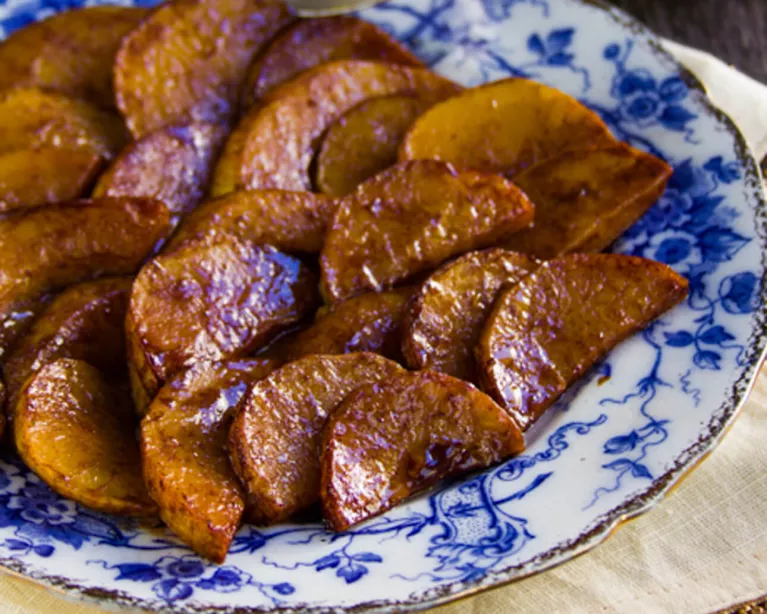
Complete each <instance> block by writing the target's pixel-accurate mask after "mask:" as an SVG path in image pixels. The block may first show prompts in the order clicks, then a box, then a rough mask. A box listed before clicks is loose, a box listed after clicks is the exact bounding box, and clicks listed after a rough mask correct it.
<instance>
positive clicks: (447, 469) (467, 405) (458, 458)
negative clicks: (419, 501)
mask: <svg viewBox="0 0 767 614" xmlns="http://www.w3.org/2000/svg"><path fill="white" fill-rule="evenodd" d="M524 447H525V445H524V440H523V439H522V433H521V431H520V430H519V427H518V426H517V424H516V423H515V422H514V420H512V419H511V418H510V417H509V416H508V414H506V412H504V411H503V410H502V409H501V408H500V407H498V405H496V404H495V403H494V402H493V400H492V399H491V398H490V397H488V396H487V395H485V394H484V393H482V392H480V391H479V390H477V389H476V388H474V386H472V385H470V384H467V383H466V382H464V381H461V380H459V379H455V378H453V377H450V376H449V375H444V374H442V373H436V372H434V371H419V372H417V373H404V372H403V373H399V374H397V375H394V376H393V377H390V378H388V379H384V380H381V381H379V382H376V383H373V384H368V385H366V386H362V387H360V388H358V389H357V390H356V391H355V392H353V393H351V394H350V395H349V396H348V397H347V398H346V400H344V402H343V403H342V404H341V405H340V406H339V407H338V409H336V411H335V412H333V414H332V415H331V416H330V419H329V420H328V424H327V426H326V427H325V434H324V437H323V450H322V477H321V480H322V481H321V487H320V488H321V495H322V509H323V512H324V514H325V519H326V520H327V521H328V523H329V524H330V526H331V527H332V528H333V529H335V530H336V531H345V530H346V529H348V528H349V527H351V526H352V525H355V524H357V523H359V522H362V521H363V520H367V519H368V518H372V517H373V516H376V515H378V514H381V513H383V512H385V511H386V510H388V509H390V508H392V507H394V506H395V505H397V504H398V503H401V502H402V501H404V500H406V499H407V498H409V497H410V496H411V495H413V494H415V493H417V492H419V491H421V490H424V489H426V488H428V487H429V486H431V485H433V484H436V483H437V482H438V481H440V480H442V479H443V478H446V477H449V476H454V475H457V474H459V473H462V472H464V471H471V470H472V469H481V468H484V467H488V466H489V465H493V464H495V463H497V462H499V461H501V460H503V459H505V458H508V457H509V456H513V455H515V454H519V453H520V452H522V451H523V450H524Z"/></svg>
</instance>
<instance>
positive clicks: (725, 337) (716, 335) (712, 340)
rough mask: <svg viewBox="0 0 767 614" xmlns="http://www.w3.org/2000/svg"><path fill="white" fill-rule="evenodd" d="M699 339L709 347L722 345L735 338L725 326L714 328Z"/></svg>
mask: <svg viewBox="0 0 767 614" xmlns="http://www.w3.org/2000/svg"><path fill="white" fill-rule="evenodd" d="M698 339H700V340H701V341H702V342H703V343H707V344H709V345H721V344H722V343H725V342H727V341H732V340H733V339H735V337H734V336H733V335H731V334H730V333H728V332H727V331H726V330H725V328H724V326H712V327H711V328H709V329H708V330H707V331H705V332H704V333H703V334H702V335H699V336H698Z"/></svg>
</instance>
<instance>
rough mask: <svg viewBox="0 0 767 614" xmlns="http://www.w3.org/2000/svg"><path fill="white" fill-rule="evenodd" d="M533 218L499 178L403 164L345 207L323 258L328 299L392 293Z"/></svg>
mask: <svg viewBox="0 0 767 614" xmlns="http://www.w3.org/2000/svg"><path fill="white" fill-rule="evenodd" d="M532 219H533V205H532V204H531V203H530V201H529V200H528V199H527V197H526V196H525V195H524V194H523V193H522V192H521V191H520V190H519V189H518V188H517V187H516V186H515V185H514V184H512V183H511V182H510V181H507V180H505V179H503V178H502V177H500V176H498V175H486V174H483V173H477V172H474V171H466V172H457V171H456V170H455V169H454V168H453V167H452V166H450V165H449V164H446V163H444V162H438V161H436V160H414V161H411V162H405V163H401V164H398V165H397V166H394V167H392V168H391V169H389V170H388V171H384V172H383V173H380V174H379V175H376V176H375V177H374V178H373V179H370V180H369V181H366V182H365V183H363V184H362V185H361V186H360V187H359V188H358V189H357V190H356V191H355V192H354V193H353V194H350V195H349V196H347V197H346V198H344V199H343V200H342V201H341V202H340V204H339V206H338V210H337V211H336V214H335V217H334V218H333V222H332V224H331V225H330V228H329V229H328V232H327V235H326V236H325V245H324V247H323V248H322V254H321V257H320V264H321V267H322V282H321V283H322V292H323V295H324V296H325V299H326V300H327V301H328V302H330V303H335V302H338V301H340V300H343V299H345V298H348V297H350V296H353V295H355V294H359V293H361V292H364V291H368V290H373V291H380V290H382V289H385V288H390V287H392V286H393V285H395V284H396V283H398V282H402V281H404V280H406V279H408V278H410V277H412V276H413V275H415V274H417V273H421V272H423V271H429V270H432V269H434V268H436V267H438V266H439V265H440V264H442V263H443V262H444V261H445V260H447V259H449V258H451V257H453V256H456V255H458V254H461V253H463V252H467V251H469V250H472V249H478V248H483V247H489V246H490V245H493V244H495V243H497V242H499V241H502V240H504V239H506V238H508V236H509V235H511V234H513V233H514V232H516V231H518V230H520V229H522V228H526V227H527V226H528V225H529V224H530V223H531V222H532Z"/></svg>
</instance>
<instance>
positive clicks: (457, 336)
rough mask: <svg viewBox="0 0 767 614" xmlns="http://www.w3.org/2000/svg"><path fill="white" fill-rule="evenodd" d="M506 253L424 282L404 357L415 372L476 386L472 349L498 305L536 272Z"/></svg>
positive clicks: (533, 264) (410, 317)
mask: <svg viewBox="0 0 767 614" xmlns="http://www.w3.org/2000/svg"><path fill="white" fill-rule="evenodd" d="M538 264H539V263H538V261H537V260H535V259H533V258H530V257H529V256H526V255H524V254H518V253H516V252H510V251H507V250H504V249H488V250H485V251H481V252H469V253H468V254H465V255H464V256H461V257H460V258H458V259H456V260H454V261H453V262H449V263H448V264H445V265H444V266H442V267H440V268H439V269H437V270H436V271H434V273H432V274H431V275H430V276H429V278H428V279H427V280H426V281H425V282H423V283H422V284H421V286H420V288H419V290H418V292H417V293H416V294H415V296H414V297H413V300H412V301H411V302H410V305H409V308H408V310H407V313H406V315H405V318H404V324H403V334H402V351H403V353H404V355H405V359H406V360H407V365H408V366H409V367H410V368H411V369H431V370H433V371H439V372H440V373H447V374H448V375H452V376H453V377H458V378H460V379H463V380H466V381H467V382H476V381H477V376H478V373H477V368H476V364H475V362H474V348H475V347H476V346H477V343H479V337H480V335H481V334H482V329H483V328H484V326H485V321H486V320H487V318H488V316H489V315H490V312H491V310H492V309H493V305H494V304H495V299H496V298H497V297H498V295H499V294H500V293H501V290H503V289H504V288H506V287H509V286H513V285H514V284H516V283H517V282H519V280H520V279H522V278H523V277H525V276H527V275H529V274H530V272H531V271H533V270H535V269H536V268H537V267H538Z"/></svg>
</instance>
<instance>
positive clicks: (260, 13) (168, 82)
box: [114, 0, 291, 138]
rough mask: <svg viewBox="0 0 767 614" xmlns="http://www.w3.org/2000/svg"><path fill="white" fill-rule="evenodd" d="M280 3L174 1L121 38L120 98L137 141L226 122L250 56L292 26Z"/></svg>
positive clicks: (275, 0) (117, 85)
mask: <svg viewBox="0 0 767 614" xmlns="http://www.w3.org/2000/svg"><path fill="white" fill-rule="evenodd" d="M290 19H291V16H290V13H289V12H288V10H287V8H286V6H285V5H284V4H283V3H282V2H280V1H278V0H169V1H168V2H165V3H164V4H163V5H162V6H160V8H158V9H157V10H156V11H154V12H153V13H152V15H151V16H150V17H149V18H148V19H146V20H145V21H144V22H143V23H142V24H141V25H140V26H139V27H138V28H136V29H135V30H134V31H133V32H131V33H130V34H129V35H128V36H126V37H125V39H124V40H123V43H122V46H121V47H120V51H119V52H118V54H117V59H116V62H115V74H114V82H115V93H116V96H117V106H118V107H119V108H120V111H122V114H123V116H124V117H125V120H126V122H127V124H128V128H130V131H131V132H132V133H133V136H134V137H135V138H139V137H142V136H144V135H145V134H147V133H149V132H152V131H153V130H156V129H157V128H160V127H162V126H169V125H180V124H187V123H189V122H193V121H194V122H198V121H199V122H208V123H211V124H225V123H227V122H229V121H230V120H231V119H232V116H233V115H234V112H235V111H236V104H237V97H238V95H239V91H240V87H241V85H242V81H243V79H244V78H245V75H246V73H247V70H248V66H249V64H250V61H251V58H252V57H253V55H254V54H255V53H256V52H257V51H258V49H259V48H260V47H261V46H262V45H263V44H264V43H265V42H266V41H268V40H269V39H270V38H271V37H272V36H274V34H276V33H277V32H278V31H279V30H280V29H281V28H282V27H284V26H285V25H286V24H287V23H289V21H290Z"/></svg>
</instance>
